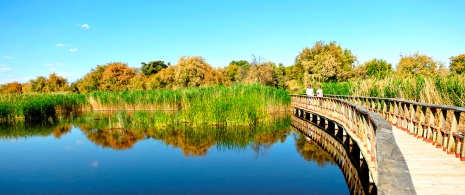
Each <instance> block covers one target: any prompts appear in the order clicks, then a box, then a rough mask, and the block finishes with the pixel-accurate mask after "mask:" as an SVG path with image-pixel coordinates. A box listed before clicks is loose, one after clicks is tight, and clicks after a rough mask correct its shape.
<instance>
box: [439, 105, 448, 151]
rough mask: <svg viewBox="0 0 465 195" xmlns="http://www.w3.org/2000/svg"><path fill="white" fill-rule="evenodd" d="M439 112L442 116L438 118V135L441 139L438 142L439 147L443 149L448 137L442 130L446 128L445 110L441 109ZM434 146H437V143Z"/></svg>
mask: <svg viewBox="0 0 465 195" xmlns="http://www.w3.org/2000/svg"><path fill="white" fill-rule="evenodd" d="M441 113H442V116H441V118H439V133H438V136H440V137H441V138H442V139H441V140H440V141H441V144H440V147H439V148H443V150H445V149H446V146H445V145H447V139H448V137H447V136H444V135H443V131H445V130H446V117H447V110H445V109H441ZM436 147H437V148H438V146H437V145H436Z"/></svg>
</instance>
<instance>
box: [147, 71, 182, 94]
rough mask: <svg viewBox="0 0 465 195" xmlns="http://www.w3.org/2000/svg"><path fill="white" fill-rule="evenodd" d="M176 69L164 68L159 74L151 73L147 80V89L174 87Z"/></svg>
mask: <svg viewBox="0 0 465 195" xmlns="http://www.w3.org/2000/svg"><path fill="white" fill-rule="evenodd" d="M174 77H175V71H174V68H173V67H168V68H164V69H162V70H161V71H160V72H158V73H157V74H154V75H151V76H150V77H149V78H148V80H147V89H151V90H155V89H172V88H173V85H174Z"/></svg>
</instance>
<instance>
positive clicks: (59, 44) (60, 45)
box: [54, 43, 68, 47]
mask: <svg viewBox="0 0 465 195" xmlns="http://www.w3.org/2000/svg"><path fill="white" fill-rule="evenodd" d="M67 45H68V44H63V43H57V44H55V45H54V46H55V47H64V46H67Z"/></svg>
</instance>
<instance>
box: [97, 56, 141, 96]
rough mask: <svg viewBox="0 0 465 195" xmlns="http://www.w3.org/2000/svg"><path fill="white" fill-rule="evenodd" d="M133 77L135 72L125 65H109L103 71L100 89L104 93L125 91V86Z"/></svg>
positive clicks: (116, 63)
mask: <svg viewBox="0 0 465 195" xmlns="http://www.w3.org/2000/svg"><path fill="white" fill-rule="evenodd" d="M135 75H136V71H134V69H132V68H129V67H128V65H127V64H125V63H120V62H115V63H110V64H108V66H107V67H106V69H105V71H103V75H102V79H101V85H100V89H101V90H105V91H123V90H127V89H128V88H127V85H128V84H129V82H130V80H131V79H132V78H133V77H134V76H135Z"/></svg>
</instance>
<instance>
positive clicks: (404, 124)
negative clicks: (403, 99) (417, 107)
mask: <svg viewBox="0 0 465 195" xmlns="http://www.w3.org/2000/svg"><path fill="white" fill-rule="evenodd" d="M409 107H410V104H408V103H404V112H403V120H402V128H401V129H402V130H403V131H408V121H409V119H408V115H409V109H408V108H409Z"/></svg>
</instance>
